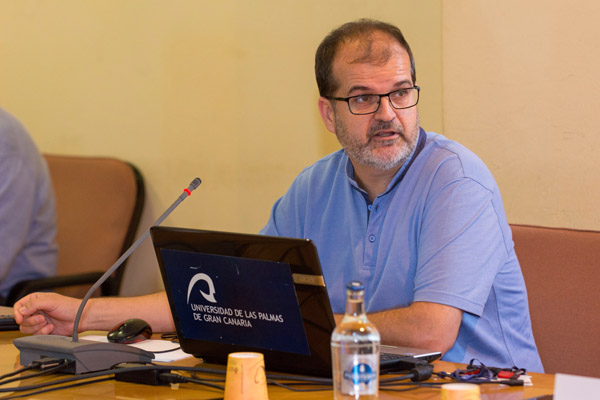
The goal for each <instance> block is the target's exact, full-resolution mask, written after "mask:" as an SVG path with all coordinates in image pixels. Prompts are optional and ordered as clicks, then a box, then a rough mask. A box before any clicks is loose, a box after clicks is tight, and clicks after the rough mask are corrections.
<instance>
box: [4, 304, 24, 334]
mask: <svg viewBox="0 0 600 400" xmlns="http://www.w3.org/2000/svg"><path fill="white" fill-rule="evenodd" d="M18 330H19V325H17V323H16V322H15V318H14V315H13V308H12V307H6V306H0V331H18Z"/></svg>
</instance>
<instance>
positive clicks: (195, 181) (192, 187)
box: [188, 178, 202, 192]
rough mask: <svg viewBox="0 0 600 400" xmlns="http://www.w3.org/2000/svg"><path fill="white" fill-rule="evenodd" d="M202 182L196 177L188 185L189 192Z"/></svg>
mask: <svg viewBox="0 0 600 400" xmlns="http://www.w3.org/2000/svg"><path fill="white" fill-rule="evenodd" d="M201 183H202V181H201V180H200V178H196V179H194V180H193V181H192V183H190V186H189V187H188V190H189V191H190V192H191V191H192V190H194V189H196V188H197V187H198V186H200V184H201Z"/></svg>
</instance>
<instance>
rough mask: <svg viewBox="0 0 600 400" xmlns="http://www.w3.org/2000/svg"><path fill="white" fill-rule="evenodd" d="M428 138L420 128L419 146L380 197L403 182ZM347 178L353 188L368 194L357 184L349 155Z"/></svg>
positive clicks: (347, 158) (347, 159)
mask: <svg viewBox="0 0 600 400" xmlns="http://www.w3.org/2000/svg"><path fill="white" fill-rule="evenodd" d="M426 136H427V134H426V133H425V130H424V129H423V128H421V127H419V137H418V139H417V145H416V146H415V148H414V149H413V151H412V152H411V153H410V155H409V156H408V159H407V160H406V161H405V162H404V164H402V167H400V169H399V170H398V172H396V175H394V177H393V178H392V180H391V181H390V183H389V185H388V187H387V189H386V190H385V192H383V193H382V194H380V195H379V196H383V195H385V194H387V193H388V192H389V191H390V190H392V189H393V188H394V187H395V186H396V185H397V184H399V183H400V182H401V181H402V179H403V178H404V176H405V175H406V173H407V172H408V169H409V168H410V166H411V165H412V163H413V161H414V160H415V159H416V158H417V156H418V155H419V153H420V152H421V150H423V147H425V140H426ZM346 177H347V178H348V182H349V183H350V184H351V185H352V186H354V188H356V189H358V190H360V191H361V192H362V193H364V194H366V192H365V191H364V190H363V189H361V188H360V187H359V186H358V183H356V180H355V179H354V166H353V165H352V161H350V157H348V155H347V154H346Z"/></svg>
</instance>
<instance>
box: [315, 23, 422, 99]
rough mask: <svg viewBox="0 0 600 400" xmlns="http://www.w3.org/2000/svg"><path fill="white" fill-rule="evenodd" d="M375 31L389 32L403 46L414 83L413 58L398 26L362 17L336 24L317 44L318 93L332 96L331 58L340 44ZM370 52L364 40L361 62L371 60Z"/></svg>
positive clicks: (335, 88)
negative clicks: (340, 24)
mask: <svg viewBox="0 0 600 400" xmlns="http://www.w3.org/2000/svg"><path fill="white" fill-rule="evenodd" d="M376 32H381V33H384V34H388V35H389V36H391V37H392V38H394V39H395V40H396V41H398V44H399V45H400V46H402V47H403V48H404V49H405V50H406V52H407V53H408V56H409V57H410V75H411V78H412V81H413V84H414V83H416V81H417V76H416V75H417V74H416V71H415V59H414V58H413V54H412V51H411V50H410V46H409V45H408V42H407V41H406V39H404V35H402V32H401V31H400V29H398V28H397V27H396V26H394V25H391V24H388V23H386V22H381V21H377V20H373V19H367V18H363V19H359V20H357V21H353V22H348V23H345V24H344V25H342V26H340V27H339V28H337V29H334V30H333V31H331V32H330V33H329V35H327V36H326V37H325V39H323V41H322V42H321V44H320V45H319V47H318V48H317V53H316V55H315V75H316V78H317V86H318V87H319V94H320V95H321V96H333V94H334V92H335V91H336V90H337V88H338V82H336V81H335V77H334V76H333V60H334V59H335V55H336V54H337V51H338V50H339V48H340V47H341V45H342V44H344V43H347V42H349V41H352V40H368V39H369V38H371V37H372V35H373V34H374V33H376ZM369 54H370V46H369V43H367V50H366V54H365V57H363V58H362V59H363V60H362V62H368V61H370V59H369Z"/></svg>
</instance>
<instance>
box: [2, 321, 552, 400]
mask: <svg viewBox="0 0 600 400" xmlns="http://www.w3.org/2000/svg"><path fill="white" fill-rule="evenodd" d="M94 333H96V334H98V332H94ZM104 334H105V332H104ZM21 336H23V335H22V334H21V333H19V332H15V331H8V332H0V375H5V374H8V373H11V372H13V371H16V370H18V369H20V368H21V366H20V364H19V351H18V350H17V348H16V347H15V346H14V345H13V340H14V339H16V338H18V337H21ZM200 363H201V360H199V359H198V358H194V357H189V358H185V359H182V360H179V361H176V362H175V363H172V364H168V365H176V366H188V367H194V366H197V367H203V366H205V365H203V364H200ZM434 367H435V369H434V370H435V371H446V372H452V371H454V370H456V369H458V368H463V367H464V365H462V364H455V363H450V362H444V361H435V362H434ZM32 372H33V371H26V372H23V373H21V376H25V375H27V374H30V373H32ZM182 373H183V374H185V372H182ZM529 375H530V376H531V380H532V383H533V385H532V386H524V387H509V386H504V385H497V384H485V385H481V398H482V399H484V400H485V399H487V400H492V399H493V400H522V399H531V398H536V397H538V396H542V395H546V394H552V393H553V388H554V376H553V375H551V374H537V373H530V374H529ZM69 376H72V375H67V374H59V373H54V374H50V375H48V376H41V377H35V378H30V379H27V380H24V381H16V382H12V383H8V384H6V385H0V389H2V390H3V392H2V393H0V400H1V399H2V398H4V397H8V396H16V395H19V394H20V393H19V392H15V391H13V392H12V393H7V392H4V391H5V390H10V389H12V388H16V387H19V386H21V385H31V384H34V383H45V382H49V381H51V380H54V379H58V378H61V377H69ZM388 376H389V375H385V377H388ZM213 377H214V376H213ZM217 378H218V376H217ZM222 378H223V377H222V376H221V379H222ZM428 382H431V383H441V382H448V380H447V379H441V378H433V379H430V380H429V381H428ZM219 384H220V385H224V383H223V382H220V383H219ZM398 388H399V389H406V388H407V387H406V386H404V387H398ZM268 392H269V399H270V400H288V399H289V400H294V399H306V400H313V399H314V400H318V399H332V398H333V391H332V390H330V389H328V390H324V391H315V392H293V391H290V390H288V389H285V388H281V387H278V386H274V385H269V387H268ZM23 398H35V399H63V400H64V399H83V398H85V399H89V400H94V399H122V400H129V399H221V398H223V391H222V390H219V389H214V388H210V387H204V386H201V385H198V384H194V383H182V384H175V385H166V386H150V385H142V384H136V383H128V382H122V381H115V380H114V379H112V380H106V381H103V382H97V383H91V384H86V385H82V386H79V387H73V388H68V389H61V390H57V391H52V392H47V393H43V394H38V395H33V396H30V395H28V396H25V397H23ZM440 398H441V391H440V389H439V388H432V387H419V388H417V389H414V390H410V391H404V392H393V391H380V394H379V399H383V400H386V399H406V400H414V399H431V400H433V399H440Z"/></svg>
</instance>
